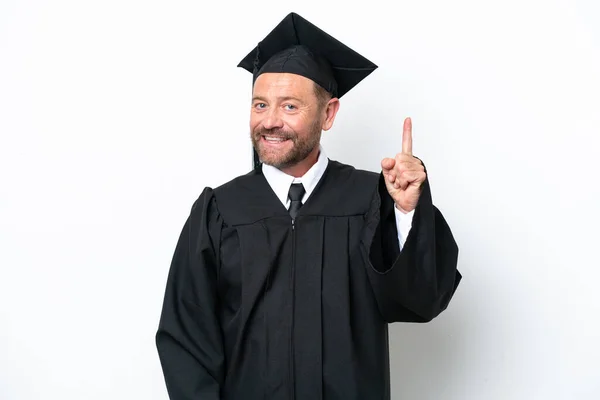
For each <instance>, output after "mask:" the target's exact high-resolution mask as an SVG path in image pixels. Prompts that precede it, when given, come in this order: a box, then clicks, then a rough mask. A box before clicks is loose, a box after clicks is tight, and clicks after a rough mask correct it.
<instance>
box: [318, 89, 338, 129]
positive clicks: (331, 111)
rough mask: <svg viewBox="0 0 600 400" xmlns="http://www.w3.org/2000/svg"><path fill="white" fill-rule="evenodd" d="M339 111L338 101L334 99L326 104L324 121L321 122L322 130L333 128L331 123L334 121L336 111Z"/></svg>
mask: <svg viewBox="0 0 600 400" xmlns="http://www.w3.org/2000/svg"><path fill="white" fill-rule="evenodd" d="M339 109H340V99H338V98H337V97H334V98H333V99H331V100H329V101H328V102H327V105H326V106H325V115H326V117H325V121H323V126H322V128H323V130H324V131H328V130H329V129H331V127H332V126H333V121H334V120H335V116H336V115H337V112H338V110H339Z"/></svg>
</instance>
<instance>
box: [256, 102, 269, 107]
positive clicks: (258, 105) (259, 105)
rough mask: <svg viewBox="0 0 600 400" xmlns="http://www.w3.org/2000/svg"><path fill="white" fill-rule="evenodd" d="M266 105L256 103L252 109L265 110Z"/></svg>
mask: <svg viewBox="0 0 600 400" xmlns="http://www.w3.org/2000/svg"><path fill="white" fill-rule="evenodd" d="M266 106H267V105H266V104H265V103H257V104H256V105H255V106H254V107H256V108H265V107H266Z"/></svg>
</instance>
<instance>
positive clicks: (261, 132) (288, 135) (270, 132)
mask: <svg viewBox="0 0 600 400" xmlns="http://www.w3.org/2000/svg"><path fill="white" fill-rule="evenodd" d="M261 136H273V137H278V138H283V139H291V140H294V139H296V135H295V134H294V133H292V132H289V131H285V130H283V129H258V130H256V131H254V137H255V138H257V139H259V138H260V137H261Z"/></svg>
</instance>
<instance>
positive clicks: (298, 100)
mask: <svg viewBox="0 0 600 400" xmlns="http://www.w3.org/2000/svg"><path fill="white" fill-rule="evenodd" d="M258 100H260V101H267V99H265V98H264V97H262V96H254V97H252V101H258ZM277 100H279V101H288V100H294V101H297V102H299V103H302V100H300V99H299V98H298V97H294V96H284V97H277Z"/></svg>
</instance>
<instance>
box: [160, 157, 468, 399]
mask: <svg viewBox="0 0 600 400" xmlns="http://www.w3.org/2000/svg"><path fill="white" fill-rule="evenodd" d="M393 207H394V203H393V200H392V199H391V197H390V196H389V194H388V193H387V190H386V188H385V182H384V181H383V175H382V174H381V173H379V174H377V173H374V172H369V171H362V170H358V169H355V168H354V167H352V166H349V165H345V164H342V163H339V162H337V161H331V160H330V161H329V163H328V166H327V169H326V171H325V173H324V174H323V177H322V178H321V180H320V181H319V183H318V184H317V186H316V187H315V190H314V192H313V193H312V194H311V196H310V197H309V198H308V200H307V201H306V203H305V204H304V205H303V206H302V208H301V209H300V211H299V213H298V215H297V217H296V219H295V220H294V221H293V220H292V219H291V217H290V215H289V213H288V210H286V208H285V207H284V206H283V205H282V203H281V201H280V200H279V199H278V198H277V196H276V195H275V193H274V192H273V190H272V189H271V187H270V186H269V184H268V182H267V181H266V179H265V177H264V176H263V175H262V173H261V171H260V169H255V170H254V171H252V172H250V173H248V174H247V175H243V176H240V177H238V178H236V179H233V180H232V181H230V182H228V183H226V184H224V185H222V186H220V187H217V188H215V189H212V188H208V187H207V188H205V189H204V191H203V192H202V193H201V195H200V196H199V198H198V199H197V200H196V201H195V203H194V204H193V207H192V209H191V212H190V215H189V218H188V219H187V221H186V222H185V226H184V227H183V230H182V232H181V236H180V238H179V241H178V243H177V247H176V250H175V254H174V256H173V260H172V264H171V268H170V271H169V275H168V280H167V285H166V292H165V297H164V303H163V309H162V315H161V319H160V323H159V328H158V332H157V334H156V345H157V348H158V353H159V356H160V361H161V365H162V368H163V373H164V377H165V381H166V386H167V390H168V393H169V395H170V398H171V399H172V400H192V399H197V400H217V399H226V400H229V399H236V400H239V399H248V400H254V399H270V400H277V399H282V400H291V399H297V400H318V399H325V400H333V399H340V400H342V399H343V400H353V399H390V369H389V351H388V350H389V348H388V324H389V323H393V322H399V321H402V322H428V321H431V320H432V319H433V318H435V317H436V316H437V315H439V314H440V313H441V312H442V311H443V310H445V309H446V307H447V306H448V304H449V302H450V300H451V298H452V296H453V294H454V292H455V290H456V288H457V286H458V284H459V282H460V280H461V275H460V273H459V272H458V271H457V257H458V248H457V244H456V243H455V240H454V238H453V236H452V233H451V230H450V228H449V226H448V225H447V223H446V221H445V220H444V218H443V216H442V214H441V213H440V211H439V210H438V209H437V208H436V207H435V206H434V205H433V204H432V201H431V192H430V188H429V183H428V181H427V180H426V181H425V183H424V186H423V191H422V194H421V197H420V200H419V203H418V205H417V208H416V210H415V213H414V217H413V225H412V228H411V231H410V234H409V235H408V237H407V239H406V243H405V244H404V247H403V249H402V251H401V252H400V250H399V244H398V233H397V228H396V224H395V215H394V209H393Z"/></svg>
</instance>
